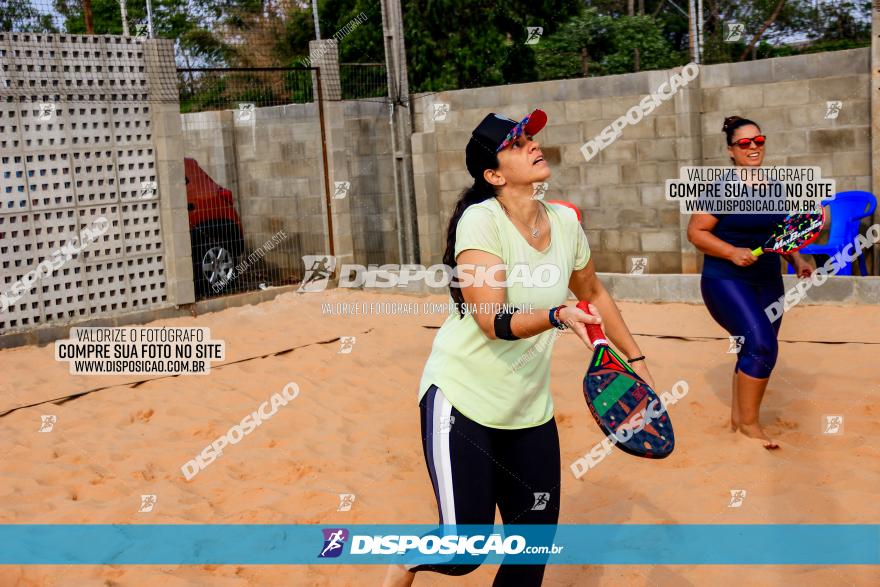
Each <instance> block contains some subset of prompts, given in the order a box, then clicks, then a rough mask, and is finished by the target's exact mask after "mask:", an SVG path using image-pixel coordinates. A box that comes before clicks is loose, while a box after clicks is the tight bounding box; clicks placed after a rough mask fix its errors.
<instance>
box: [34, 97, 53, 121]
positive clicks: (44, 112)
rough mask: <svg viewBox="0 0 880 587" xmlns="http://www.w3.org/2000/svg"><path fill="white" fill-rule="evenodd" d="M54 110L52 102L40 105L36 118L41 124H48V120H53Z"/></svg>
mask: <svg viewBox="0 0 880 587" xmlns="http://www.w3.org/2000/svg"><path fill="white" fill-rule="evenodd" d="M55 108H56V105H55V103H54V102H43V103H41V104H40V110H39V113H38V114H37V118H39V119H40V120H42V121H43V122H49V121H50V120H52V119H53V118H55Z"/></svg>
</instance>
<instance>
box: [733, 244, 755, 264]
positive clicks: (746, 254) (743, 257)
mask: <svg viewBox="0 0 880 587" xmlns="http://www.w3.org/2000/svg"><path fill="white" fill-rule="evenodd" d="M727 259H728V260H729V261H730V262H731V263H733V264H734V265H738V266H740V267H748V266H749V265H751V264H752V263H754V262H755V261H757V260H758V258H757V257H756V256H755V255H754V254H752V251H750V250H749V249H747V248H745V247H736V248H735V249H733V252H732V253H730V255H729V256H728V257H727Z"/></svg>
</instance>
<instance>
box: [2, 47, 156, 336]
mask: <svg viewBox="0 0 880 587" xmlns="http://www.w3.org/2000/svg"><path fill="white" fill-rule="evenodd" d="M145 44H146V43H145V41H144V40H142V39H135V38H125V37H109V36H75V35H40V34H23V33H0V295H2V294H6V295H7V296H9V295H10V293H9V292H10V290H11V288H12V287H13V285H14V284H15V283H16V282H17V281H19V280H21V278H22V277H23V276H24V275H26V274H28V273H29V272H31V271H32V270H34V269H36V268H37V266H38V265H39V264H40V262H41V261H44V260H46V259H48V258H50V257H51V256H52V253H53V252H54V251H56V250H58V249H60V248H61V247H62V246H63V245H64V244H65V243H66V242H68V241H69V240H71V239H74V241H73V242H74V243H77V242H78V241H77V240H76V238H77V237H78V236H79V234H80V231H81V230H83V229H85V228H87V227H89V226H90V225H92V222H93V221H94V220H96V219H97V218H100V217H105V218H106V219H107V220H108V221H109V228H108V229H107V230H106V232H105V233H104V234H103V235H101V236H100V237H99V238H98V240H96V241H94V242H91V243H90V244H89V245H88V246H87V247H86V248H85V249H83V251H82V252H81V253H79V254H78V255H76V256H75V257H73V258H72V259H70V260H68V261H66V262H65V263H63V265H61V266H60V267H58V268H57V269H56V270H54V271H53V272H52V273H51V275H45V274H43V275H42V277H40V278H38V279H37V280H35V281H34V282H33V284H32V285H31V286H30V287H29V288H27V293H26V294H25V295H24V296H22V297H21V298H20V299H18V300H17V301H15V302H14V303H12V304H11V305H9V306H8V308H7V309H6V310H5V311H2V306H0V334H2V333H7V332H14V331H19V330H29V329H31V328H34V327H35V326H38V325H40V324H44V323H50V322H55V321H64V320H83V319H87V318H90V317H95V316H103V315H109V314H116V313H122V312H127V311H134V310H139V309H149V308H152V307H157V306H163V305H167V301H166V292H165V289H166V279H165V259H164V247H163V239H162V226H161V216H160V200H161V198H162V196H163V194H162V193H161V192H160V191H159V190H156V191H155V192H154V193H151V191H150V190H149V187H151V186H152V185H153V183H152V182H157V181H158V178H157V170H156V156H155V146H154V137H153V129H152V115H151V92H150V87H149V83H148V76H147V71H146V55H145ZM142 187H147V188H148V189H147V191H146V192H143V190H142ZM145 196H146V197H145ZM7 299H9V298H7Z"/></svg>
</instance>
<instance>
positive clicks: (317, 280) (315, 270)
mask: <svg viewBox="0 0 880 587" xmlns="http://www.w3.org/2000/svg"><path fill="white" fill-rule="evenodd" d="M303 265H304V266H305V268H306V274H305V276H304V277H303V282H302V284H301V285H300V286H299V289H298V290H296V291H300V292H303V291H307V292H315V291H324V290H325V289H327V283H328V282H329V281H330V276H332V275H333V272H334V271H336V257H334V256H332V255H303Z"/></svg>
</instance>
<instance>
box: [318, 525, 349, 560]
mask: <svg viewBox="0 0 880 587" xmlns="http://www.w3.org/2000/svg"><path fill="white" fill-rule="evenodd" d="M321 531H322V532H323V533H324V547H323V548H322V549H321V553H320V554H319V555H318V558H336V557H338V556H339V555H340V554H342V546H343V545H344V544H345V541H346V540H348V530H346V529H345V528H323V529H322V530H321Z"/></svg>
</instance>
